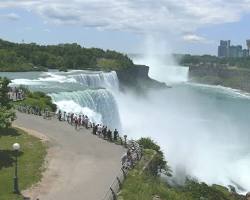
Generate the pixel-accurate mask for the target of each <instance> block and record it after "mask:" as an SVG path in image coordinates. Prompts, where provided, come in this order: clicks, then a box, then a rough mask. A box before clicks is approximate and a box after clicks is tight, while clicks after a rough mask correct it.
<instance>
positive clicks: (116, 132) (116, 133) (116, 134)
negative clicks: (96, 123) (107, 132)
mask: <svg viewBox="0 0 250 200" xmlns="http://www.w3.org/2000/svg"><path fill="white" fill-rule="evenodd" d="M117 138H118V131H117V129H115V131H114V140H115V141H117Z"/></svg>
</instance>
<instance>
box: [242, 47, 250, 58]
mask: <svg viewBox="0 0 250 200" xmlns="http://www.w3.org/2000/svg"><path fill="white" fill-rule="evenodd" d="M242 54H243V57H248V56H249V50H248V49H243V50H242Z"/></svg>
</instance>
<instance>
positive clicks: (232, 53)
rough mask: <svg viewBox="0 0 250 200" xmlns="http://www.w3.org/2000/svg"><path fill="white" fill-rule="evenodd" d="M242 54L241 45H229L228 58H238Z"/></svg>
mask: <svg viewBox="0 0 250 200" xmlns="http://www.w3.org/2000/svg"><path fill="white" fill-rule="evenodd" d="M242 56H243V52H242V46H241V45H237V46H230V47H229V56H228V57H230V58H240V57H242Z"/></svg>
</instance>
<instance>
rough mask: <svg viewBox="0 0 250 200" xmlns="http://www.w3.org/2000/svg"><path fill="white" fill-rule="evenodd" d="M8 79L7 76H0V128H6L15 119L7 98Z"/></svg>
mask: <svg viewBox="0 0 250 200" xmlns="http://www.w3.org/2000/svg"><path fill="white" fill-rule="evenodd" d="M9 83H10V81H9V80H8V79H7V78H1V77H0V129H2V128H8V127H10V125H11V122H12V121H14V119H15V112H14V111H13V110H12V104H11V103H10V100H9V98H8V91H9V89H8V85H9Z"/></svg>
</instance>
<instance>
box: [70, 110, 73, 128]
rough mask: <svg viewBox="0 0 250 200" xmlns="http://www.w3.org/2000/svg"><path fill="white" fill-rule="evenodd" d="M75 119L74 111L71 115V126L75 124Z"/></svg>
mask: <svg viewBox="0 0 250 200" xmlns="http://www.w3.org/2000/svg"><path fill="white" fill-rule="evenodd" d="M73 121H74V113H71V115H70V124H71V126H72V125H73Z"/></svg>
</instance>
